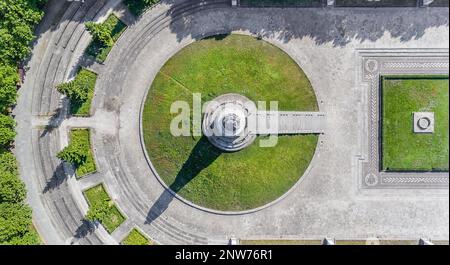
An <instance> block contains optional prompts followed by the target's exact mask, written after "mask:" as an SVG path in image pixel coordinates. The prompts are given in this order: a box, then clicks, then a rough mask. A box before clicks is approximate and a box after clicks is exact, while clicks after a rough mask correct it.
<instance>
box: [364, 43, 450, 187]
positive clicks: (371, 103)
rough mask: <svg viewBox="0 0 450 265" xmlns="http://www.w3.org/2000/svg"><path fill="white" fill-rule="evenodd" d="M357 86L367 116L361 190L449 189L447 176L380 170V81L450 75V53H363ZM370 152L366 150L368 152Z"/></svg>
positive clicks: (433, 50) (372, 50) (421, 50)
mask: <svg viewBox="0 0 450 265" xmlns="http://www.w3.org/2000/svg"><path fill="white" fill-rule="evenodd" d="M357 53H358V56H357V57H358V64H359V68H358V69H359V71H360V72H358V83H359V84H358V85H359V87H361V88H367V90H365V91H363V93H362V97H363V98H362V99H361V100H362V102H363V103H365V104H363V106H364V108H366V109H362V110H361V113H366V116H365V117H363V119H364V122H363V123H364V128H365V129H364V130H365V132H364V133H363V134H364V136H363V139H362V145H363V146H362V152H361V154H362V158H359V159H358V160H359V161H358V162H359V172H360V173H359V175H360V178H361V182H360V186H361V188H364V189H374V188H375V189H376V188H408V189H430V188H431V189H432V188H434V189H448V187H449V173H448V172H384V171H381V169H380V166H379V165H380V153H381V150H380V144H379V135H380V128H381V127H380V111H379V109H380V105H379V101H380V77H381V75H409V74H426V75H439V74H447V75H448V73H449V59H448V49H386V50H383V49H360V50H357ZM365 148H367V149H365Z"/></svg>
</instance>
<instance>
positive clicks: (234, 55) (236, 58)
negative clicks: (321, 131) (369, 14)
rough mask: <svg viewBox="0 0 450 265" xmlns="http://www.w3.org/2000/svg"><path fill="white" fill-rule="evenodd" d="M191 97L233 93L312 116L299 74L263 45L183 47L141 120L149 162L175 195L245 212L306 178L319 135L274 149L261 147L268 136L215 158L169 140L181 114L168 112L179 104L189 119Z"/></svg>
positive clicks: (312, 100) (311, 98)
mask: <svg viewBox="0 0 450 265" xmlns="http://www.w3.org/2000/svg"><path fill="white" fill-rule="evenodd" d="M193 93H201V99H202V103H205V102H206V101H208V100H212V99H214V98H215V97H217V96H219V95H222V94H226V93H237V94H241V95H243V96H246V97H248V98H249V99H251V100H253V101H254V102H255V103H257V102H258V101H266V102H267V106H269V102H270V101H278V108H279V110H297V111H318V105H317V100H316V97H315V94H314V90H313V88H312V87H311V84H310V82H309V80H308V78H307V77H306V75H305V73H304V72H303V71H302V69H301V68H300V67H299V66H298V65H297V64H296V63H295V61H293V60H292V59H291V58H290V57H289V56H288V55H287V54H286V53H284V52H283V51H282V50H280V49H279V48H277V47H275V46H273V45H271V44H269V43H267V42H265V41H263V40H259V39H256V38H253V37H250V36H244V35H234V34H232V35H227V36H222V35H221V36H214V37H210V38H206V39H203V40H200V41H197V42H195V43H193V44H191V45H189V46H187V47H186V48H184V49H182V50H181V51H180V52H178V53H177V54H176V55H175V56H173V57H172V58H171V59H170V60H169V61H168V62H167V63H166V64H165V65H164V66H163V67H162V68H161V70H160V72H159V73H158V74H157V76H156V78H155V80H154V81H153V84H152V86H151V88H150V90H149V92H148V95H147V99H146V102H145V106H144V110H143V115H142V127H143V138H144V142H145V146H146V149H147V154H148V156H149V158H150V160H151V162H152V164H153V166H154V168H155V169H156V171H157V172H158V175H159V176H160V178H161V179H162V180H163V181H164V182H165V183H166V184H167V186H168V187H169V188H170V189H172V190H173V191H174V192H176V193H177V194H178V195H180V196H181V197H183V198H185V199H186V200H189V201H191V202H193V203H195V204H197V205H199V206H202V207H206V208H210V209H214V210H220V211H244V210H249V209H253V208H257V207H260V206H263V205H265V204H267V203H269V202H271V201H274V200H275V199H277V198H279V197H280V196H281V195H283V194H284V193H286V192H287V191H288V190H289V189H290V188H291V187H292V186H293V185H294V184H295V183H296V182H297V181H298V180H299V179H300V177H301V176H302V175H303V174H304V172H305V170H306V169H307V167H308V165H309V163H310V161H311V159H312V157H313V155H314V151H315V148H316V144H317V140H318V136H317V135H294V136H279V137H278V143H277V145H276V146H274V147H260V146H259V142H260V140H261V139H262V140H265V139H264V138H265V137H266V136H258V138H257V139H256V141H255V142H254V143H253V144H252V145H251V146H249V147H247V148H245V149H243V150H241V151H238V152H234V153H225V152H222V151H220V150H219V149H217V148H215V147H214V146H213V145H211V144H210V143H209V141H208V140H207V139H206V137H203V136H179V137H175V136H173V135H172V134H171V131H170V124H171V121H172V119H173V118H174V117H176V116H178V115H179V113H171V112H170V109H171V105H172V103H173V102H175V101H185V102H187V103H188V104H189V106H190V108H191V111H192V106H193V103H192V101H193ZM191 115H192V112H191ZM191 130H192V124H191ZM266 138H267V137H266Z"/></svg>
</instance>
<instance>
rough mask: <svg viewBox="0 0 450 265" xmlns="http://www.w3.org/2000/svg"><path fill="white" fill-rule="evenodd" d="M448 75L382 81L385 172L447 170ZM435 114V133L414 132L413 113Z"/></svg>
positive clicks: (383, 158)
mask: <svg viewBox="0 0 450 265" xmlns="http://www.w3.org/2000/svg"><path fill="white" fill-rule="evenodd" d="M448 85H449V83H448V76H430V77H426V76H416V77H395V76H392V77H384V78H382V100H383V102H382V115H383V117H382V169H383V170H387V171H432V170H435V171H448V159H449V156H448V144H449V142H448V130H449V127H448V121H449V114H448V108H449V104H448V100H449V93H448ZM428 111H429V112H434V117H435V128H434V129H435V131H434V133H432V134H417V133H414V132H413V114H412V113H413V112H428Z"/></svg>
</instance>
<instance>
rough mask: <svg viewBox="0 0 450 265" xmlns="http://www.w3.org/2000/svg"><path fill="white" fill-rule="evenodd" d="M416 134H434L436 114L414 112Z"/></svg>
mask: <svg viewBox="0 0 450 265" xmlns="http://www.w3.org/2000/svg"><path fill="white" fill-rule="evenodd" d="M413 117H414V118H413V122H414V125H413V126H414V132H415V133H433V132H434V112H413Z"/></svg>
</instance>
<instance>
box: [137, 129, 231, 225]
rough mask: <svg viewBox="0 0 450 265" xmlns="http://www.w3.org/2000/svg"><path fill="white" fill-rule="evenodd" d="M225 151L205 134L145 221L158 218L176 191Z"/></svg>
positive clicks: (150, 221)
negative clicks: (214, 144) (213, 143)
mask: <svg viewBox="0 0 450 265" xmlns="http://www.w3.org/2000/svg"><path fill="white" fill-rule="evenodd" d="M222 153H223V152H222V151H221V150H219V149H217V148H216V147H214V146H213V145H212V144H211V143H210V142H209V141H208V139H207V138H206V137H205V136H202V138H200V140H199V141H198V142H197V144H196V145H195V147H194V148H193V149H192V151H191V154H190V155H189V158H188V159H187V160H186V162H185V163H184V164H183V166H182V167H181V169H180V171H179V172H178V174H177V176H176V177H175V180H174V182H173V183H172V184H171V185H170V186H169V189H170V190H168V189H165V190H164V192H163V193H162V194H161V195H160V196H159V198H158V199H157V200H156V202H155V203H154V204H153V206H152V207H151V208H150V211H149V212H148V214H147V218H146V221H145V223H147V224H149V223H152V222H153V221H154V220H156V219H157V218H158V217H159V216H160V215H161V214H162V213H164V211H165V210H166V209H167V208H168V207H169V204H170V203H171V202H172V200H173V199H174V195H173V193H172V192H174V193H178V192H179V191H180V190H181V189H183V187H185V186H186V185H187V184H188V183H189V182H190V181H191V180H192V179H194V178H195V177H196V176H197V175H198V174H199V173H200V172H202V170H204V169H205V168H207V167H208V166H209V165H211V163H213V162H214V161H215V160H216V159H217V158H218V157H219V156H220V155H221V154H222ZM171 191H172V192H171Z"/></svg>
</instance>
